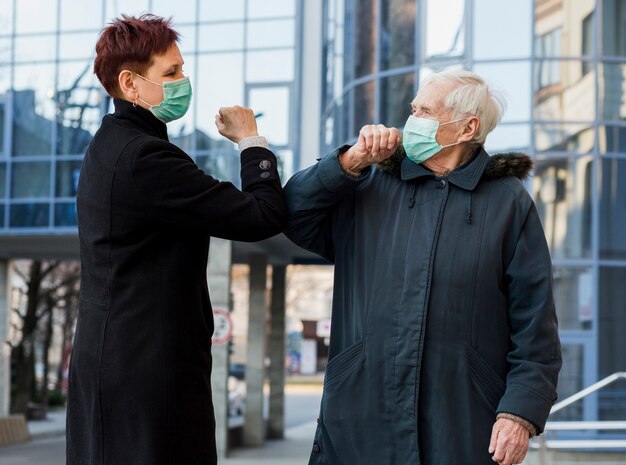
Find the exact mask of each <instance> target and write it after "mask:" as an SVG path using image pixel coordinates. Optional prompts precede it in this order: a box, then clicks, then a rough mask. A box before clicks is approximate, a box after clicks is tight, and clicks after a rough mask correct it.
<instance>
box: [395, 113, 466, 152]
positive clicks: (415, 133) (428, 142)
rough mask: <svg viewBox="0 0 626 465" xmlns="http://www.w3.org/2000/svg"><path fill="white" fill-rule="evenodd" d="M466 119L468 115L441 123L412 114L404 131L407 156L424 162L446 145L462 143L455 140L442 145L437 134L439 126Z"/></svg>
mask: <svg viewBox="0 0 626 465" xmlns="http://www.w3.org/2000/svg"><path fill="white" fill-rule="evenodd" d="M464 119H467V116H465V117H463V118H460V119H456V120H454V121H448V122H447V123H439V121H437V120H433V119H428V118H417V117H415V116H413V115H410V116H409V119H408V120H407V121H406V124H405V125H404V130H403V132H402V145H403V146H404V151H405V152H406V156H407V157H409V159H410V160H411V161H412V162H414V163H422V162H424V161H426V160H428V159H429V158H430V157H432V156H433V155H436V154H437V153H439V152H441V150H442V149H444V148H445V147H451V146H453V145H457V144H460V143H461V142H455V143H454V144H448V145H440V144H439V143H438V142H437V139H436V136H437V130H438V129H439V126H445V125H446V124H452V123H457V122H459V121H463V120H464Z"/></svg>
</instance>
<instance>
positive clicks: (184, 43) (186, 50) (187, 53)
mask: <svg viewBox="0 0 626 465" xmlns="http://www.w3.org/2000/svg"><path fill="white" fill-rule="evenodd" d="M174 28H175V29H176V31H177V32H178V33H179V34H180V37H179V42H178V48H179V49H180V53H181V55H182V56H183V60H185V65H184V69H185V72H186V71H187V70H191V68H190V67H189V66H188V62H189V58H191V54H192V53H194V52H195V51H196V27H195V26H176V25H174Z"/></svg>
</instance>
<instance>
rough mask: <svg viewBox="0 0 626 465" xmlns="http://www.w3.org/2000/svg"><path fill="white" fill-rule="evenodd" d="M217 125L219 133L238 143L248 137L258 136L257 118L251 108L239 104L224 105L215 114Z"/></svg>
mask: <svg viewBox="0 0 626 465" xmlns="http://www.w3.org/2000/svg"><path fill="white" fill-rule="evenodd" d="M215 125H216V126H217V130H218V131H219V133H220V134H221V135H222V136H224V137H226V138H227V139H230V140H232V141H233V142H234V143H235V144H238V143H239V142H241V141H242V140H243V139H246V138H248V137H254V136H258V135H259V133H258V131H257V127H256V119H255V118H254V113H253V112H252V110H251V109H250V108H244V107H241V106H239V105H235V106H234V107H222V108H220V110H219V112H218V114H217V115H215Z"/></svg>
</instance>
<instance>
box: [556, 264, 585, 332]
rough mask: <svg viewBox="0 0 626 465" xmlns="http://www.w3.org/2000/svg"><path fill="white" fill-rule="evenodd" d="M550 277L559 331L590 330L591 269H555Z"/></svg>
mask: <svg viewBox="0 0 626 465" xmlns="http://www.w3.org/2000/svg"><path fill="white" fill-rule="evenodd" d="M552 275H553V291H554V304H555V306H556V314H557V317H558V321H559V329H561V330H582V329H591V328H592V326H593V325H592V323H593V287H594V283H593V273H592V270H591V268H570V267H555V268H554V269H553V274H552Z"/></svg>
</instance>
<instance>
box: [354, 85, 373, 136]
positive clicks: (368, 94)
mask: <svg viewBox="0 0 626 465" xmlns="http://www.w3.org/2000/svg"><path fill="white" fill-rule="evenodd" d="M374 112H375V102H374V81H369V82H366V83H365V84H361V85H360V86H357V87H355V89H354V119H353V122H354V124H353V131H354V133H353V134H352V136H353V137H355V138H356V137H357V136H358V134H359V131H360V130H361V128H362V127H363V126H364V125H366V124H374V123H377V121H374V118H375V117H376V115H375V114H374Z"/></svg>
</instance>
